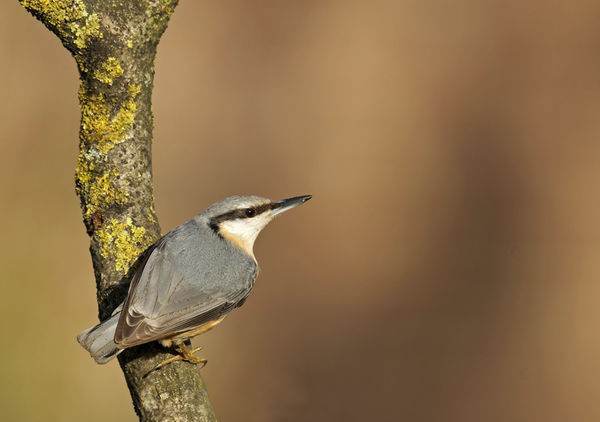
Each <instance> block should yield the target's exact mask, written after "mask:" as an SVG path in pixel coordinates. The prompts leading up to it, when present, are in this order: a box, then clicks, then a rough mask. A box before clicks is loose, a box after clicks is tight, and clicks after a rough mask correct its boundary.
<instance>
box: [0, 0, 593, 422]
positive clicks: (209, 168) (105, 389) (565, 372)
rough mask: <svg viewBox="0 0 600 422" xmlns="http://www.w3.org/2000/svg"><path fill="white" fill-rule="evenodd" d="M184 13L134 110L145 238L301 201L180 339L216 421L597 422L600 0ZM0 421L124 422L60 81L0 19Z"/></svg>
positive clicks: (222, 7)
mask: <svg viewBox="0 0 600 422" xmlns="http://www.w3.org/2000/svg"><path fill="white" fill-rule="evenodd" d="M523 3H524V2H521V1H512V0H511V1H496V2H478V1H460V2H430V1H424V2H423V1H405V2H397V1H391V0H388V1H385V0H381V1H370V2H352V1H343V2H342V1H322V0H321V1H303V2H290V1H288V2H280V1H274V0H270V1H268V0H266V1H253V2H248V1H242V0H237V1H219V2H215V1H212V2H205V1H202V2H200V1H198V2H196V1H182V3H181V5H180V6H179V7H178V9H177V11H176V13H175V15H174V17H173V19H172V21H171V25H170V26H169V29H168V31H167V33H166V35H165V37H164V39H163V41H162V43H161V45H160V48H159V55H158V62H157V74H156V89H155V93H154V110H155V116H156V132H155V135H156V136H155V138H156V140H155V146H154V171H155V185H156V202H157V210H158V214H159V217H160V219H161V223H162V227H163V230H164V231H167V230H169V229H171V228H173V227H174V226H176V225H177V224H179V223H181V222H183V221H184V220H186V219H187V218H189V217H191V216H192V215H193V214H195V213H196V212H198V211H200V210H201V209H203V208H204V207H205V206H207V205H208V204H209V203H211V202H213V201H215V200H218V199H221V198H222V197H224V196H226V195H230V194H234V193H255V194H261V195H266V196H270V197H274V198H279V197H283V196H287V195H296V194H303V193H312V194H313V195H314V196H315V198H314V200H313V201H311V202H310V203H309V204H307V206H305V207H303V208H301V209H299V210H298V211H295V212H293V213H290V214H288V215H286V216H285V218H282V219H281V220H278V221H276V222H275V223H274V224H273V225H272V226H270V227H269V228H268V229H267V230H266V231H265V233H264V234H263V235H261V238H260V239H259V242H258V243H257V248H256V254H257V256H258V257H259V260H260V263H261V267H262V274H261V277H260V278H259V280H258V283H257V285H256V289H255V291H254V294H253V296H252V297H251V298H250V299H249V300H248V302H247V304H246V305H245V306H244V307H243V308H242V309H241V310H240V311H238V312H236V313H235V314H233V315H232V316H231V317H229V318H228V319H227V321H226V322H225V323H224V324H223V325H221V326H220V327H219V328H218V329H217V330H215V331H213V332H211V333H209V334H207V335H206V336H203V337H201V338H200V339H197V340H196V343H197V344H201V345H203V346H204V347H205V351H204V356H206V357H207V358H208V359H209V360H210V363H209V365H208V366H207V367H206V369H204V370H203V373H204V374H205V379H206V381H207V383H208V386H209V390H210V394H211V397H212V400H213V403H214V405H215V408H216V411H217V414H218V415H219V416H220V419H221V420H222V421H225V422H227V421H257V422H258V421H261V422H262V421H309V420H310V421H337V420H343V421H365V420H368V421H370V420H373V421H375V420H376V421H398V420H410V421H419V422H421V421H423V422H429V421H456V422H470V421H473V422H475V421H492V422H494V421H511V422H514V421H528V422H530V421H551V422H553V421H557V422H558V421H561V422H562V421H597V420H600V402H599V401H598V397H599V393H600V379H599V377H598V374H599V373H600V340H599V337H598V329H597V326H598V321H599V320H600V315H599V313H600V310H599V309H598V306H597V303H598V301H599V300H600V298H599V297H600V284H599V283H598V278H599V277H600V259H599V257H600V201H599V200H598V186H597V185H598V183H599V182H600V142H599V139H600V119H599V118H598V116H600V5H599V4H598V2H592V1H584V0H580V1H574V2H551V3H549V2H541V1H532V2H525V3H526V4H523ZM0 7H1V9H0V61H1V66H0V81H1V84H2V94H1V95H2V102H1V103H0V128H1V130H0V222H1V224H2V242H1V244H0V281H1V286H2V292H1V295H0V317H1V318H0V321H1V325H0V327H1V329H2V340H1V341H2V344H1V350H2V352H1V359H0V374H2V375H1V382H0V408H1V409H2V420H10V421H17V420H18V421H81V420H86V421H105V420H123V421H134V420H135V416H134V414H133V411H132V408H131V406H130V404H129V401H130V399H129V394H128V392H127V390H126V386H125V384H124V382H123V380H122V375H121V373H120V370H119V369H118V365H117V364H116V363H111V364H109V365H108V366H104V367H101V366H97V365H95V364H94V363H93V361H92V360H91V359H90V358H89V356H88V355H87V354H86V353H85V352H84V351H83V350H82V349H80V348H79V346H78V345H77V344H76V342H75V340H74V337H75V335H76V333H78V332H79V331H80V330H81V329H83V328H85V327H87V326H89V325H90V324H92V323H93V322H95V320H96V303H95V290H94V282H93V274H92V268H91V261H90V258H89V255H88V251H87V247H88V238H87V236H86V234H85V232H84V229H83V225H82V222H81V214H80V210H79V205H78V200H77V198H76V197H75V194H74V188H73V173H74V167H75V159H76V149H77V132H78V125H79V111H78V104H77V98H76V92H77V86H78V81H77V75H76V69H75V65H74V62H73V60H72V59H71V58H70V57H69V55H68V54H67V53H66V51H64V49H63V47H62V46H61V45H60V44H59V42H58V41H57V40H56V39H55V37H54V36H52V35H51V34H50V33H49V32H48V31H47V30H46V29H45V28H43V27H42V25H41V24H39V23H37V22H36V21H34V20H33V19H32V18H31V17H30V16H29V15H28V14H27V13H26V12H25V11H24V10H22V9H21V7H20V6H19V5H18V4H17V2H16V1H11V2H3V4H2V6H0Z"/></svg>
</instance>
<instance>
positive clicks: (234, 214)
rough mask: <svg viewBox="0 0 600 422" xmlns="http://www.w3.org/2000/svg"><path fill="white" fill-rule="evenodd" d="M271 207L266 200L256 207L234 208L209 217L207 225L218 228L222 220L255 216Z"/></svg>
mask: <svg viewBox="0 0 600 422" xmlns="http://www.w3.org/2000/svg"><path fill="white" fill-rule="evenodd" d="M272 207H273V205H272V204H271V203H270V202H268V203H266V204H262V205H259V206H257V207H250V208H238V209H236V210H232V211H229V212H226V213H224V214H221V215H217V216H216V217H213V218H211V219H210V224H209V225H210V226H211V227H213V230H214V229H215V228H218V227H219V224H220V223H222V222H223V221H227V220H237V219H241V218H252V217H256V216H257V215H260V214H262V213H263V212H265V211H268V210H270V209H271V208H272ZM215 231H216V230H215Z"/></svg>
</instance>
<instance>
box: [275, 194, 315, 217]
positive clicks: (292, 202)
mask: <svg viewBox="0 0 600 422" xmlns="http://www.w3.org/2000/svg"><path fill="white" fill-rule="evenodd" d="M310 198H312V195H302V196H294V197H293V198H287V199H282V200H281V201H276V202H273V203H272V204H271V210H272V215H273V216H276V215H277V214H281V213H282V212H285V211H288V210H291V209H292V208H296V207H297V206H298V205H302V204H304V203H305V202H306V201H308V200H309V199H310Z"/></svg>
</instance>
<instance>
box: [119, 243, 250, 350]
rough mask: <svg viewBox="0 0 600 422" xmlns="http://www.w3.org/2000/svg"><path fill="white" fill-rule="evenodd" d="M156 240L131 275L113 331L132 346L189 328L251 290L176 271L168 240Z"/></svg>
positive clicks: (121, 342)
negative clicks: (154, 245) (150, 250)
mask: <svg viewBox="0 0 600 422" xmlns="http://www.w3.org/2000/svg"><path fill="white" fill-rule="evenodd" d="M171 239H172V238H168V237H167V238H163V239H161V241H159V242H158V244H157V245H156V247H155V248H154V250H153V251H152V253H151V254H150V255H149V257H148V258H147V260H146V262H145V263H144V265H142V266H140V268H139V269H138V271H137V272H136V274H135V275H134V277H133V279H132V281H131V286H130V288H129V293H128V296H127V299H126V301H125V304H124V306H123V311H122V312H121V317H120V319H119V323H118V325H117V328H116V332H115V342H116V343H117V344H119V346H125V347H130V346H135V345H137V344H142V343H147V342H149V341H153V340H158V339H161V338H165V337H168V336H169V335H172V334H176V333H181V332H185V331H188V330H189V329H191V328H195V327H197V326H198V325H201V324H202V323H204V322H208V321H211V320H214V319H216V318H218V317H219V316H221V315H223V314H225V313H226V312H228V311H229V310H231V309H233V308H234V307H235V306H236V305H237V304H238V303H239V302H240V301H241V300H242V299H244V298H245V297H246V296H247V294H248V293H249V291H250V288H251V283H245V284H246V285H247V286H248V287H247V288H242V287H241V286H240V288H235V289H229V290H224V289H221V288H219V287H218V283H208V284H202V283H198V280H194V279H190V277H185V276H184V275H183V274H182V272H181V271H178V270H177V268H176V267H175V264H174V262H173V260H174V259H173V256H171V255H170V253H169V252H168V250H167V249H168V248H167V247H166V246H167V243H168V242H169V241H170V240H171Z"/></svg>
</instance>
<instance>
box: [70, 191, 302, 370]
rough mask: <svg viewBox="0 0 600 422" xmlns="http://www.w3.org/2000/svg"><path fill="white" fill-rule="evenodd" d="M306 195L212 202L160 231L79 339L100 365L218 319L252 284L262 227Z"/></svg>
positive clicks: (239, 299) (249, 289)
mask: <svg viewBox="0 0 600 422" xmlns="http://www.w3.org/2000/svg"><path fill="white" fill-rule="evenodd" d="M299 198H302V199H299ZM308 199H309V197H297V198H291V199H288V200H284V201H279V202H271V201H270V200H268V199H265V198H260V197H256V196H235V197H230V198H227V199H225V200H224V201H221V202H219V203H217V204H214V205H212V206H211V207H209V208H208V209H206V211H204V212H203V213H202V214H199V215H198V216H196V217H195V218H193V219H192V220H190V221H188V222H186V223H184V224H182V225H181V226H179V227H177V228H176V229H174V230H172V231H170V232H169V233H167V234H166V235H165V236H164V237H162V238H161V239H160V240H159V241H158V242H157V243H156V244H155V245H154V246H153V248H152V249H151V251H150V252H149V253H148V254H147V258H146V259H145V260H143V261H142V262H141V263H140V265H139V266H138V268H137V270H136V272H135V273H134V275H133V277H132V280H131V284H130V287H129V292H128V295H127V298H126V299H125V301H124V302H123V304H122V305H121V306H120V307H119V308H117V310H115V312H114V313H113V315H112V316H111V318H110V319H108V320H107V321H104V322H103V323H101V324H99V325H97V326H95V327H93V328H90V329H88V330H86V331H84V332H82V333H81V334H80V335H79V336H78V337H77V340H78V341H79V343H80V344H81V345H82V346H83V347H84V348H86V349H87V350H88V351H89V352H90V354H91V355H92V357H93V358H94V359H95V360H96V361H97V362H98V363H105V362H107V361H109V360H110V359H111V358H113V357H114V356H116V355H117V354H118V353H119V352H120V351H122V350H123V349H125V348H128V347H132V346H135V345H139V344H143V343H147V342H150V341H155V340H162V339H165V338H173V337H174V336H177V335H182V334H185V333H186V332H190V331H191V330H193V329H194V328H196V327H199V326H202V325H203V324H206V323H209V322H211V321H215V320H218V319H219V318H222V317H223V316H224V315H226V314H227V313H228V312H230V311H231V310H233V309H234V308H236V307H238V306H240V305H241V304H242V303H243V302H244V300H245V299H246V297H247V296H248V294H249V293H250V291H251V290H252V287H253V285H254V280H255V278H256V276H257V274H258V264H257V263H256V260H255V258H254V255H253V252H252V246H253V243H254V240H255V239H256V236H257V235H258V233H259V232H260V230H261V229H262V228H264V226H266V224H268V222H269V221H271V220H272V218H273V217H274V216H275V215H277V214H279V213H280V212H282V211H285V210H287V209H290V208H292V207H294V206H296V205H298V204H300V203H303V202H305V201H306V200H308ZM286 201H287V202H286Z"/></svg>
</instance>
